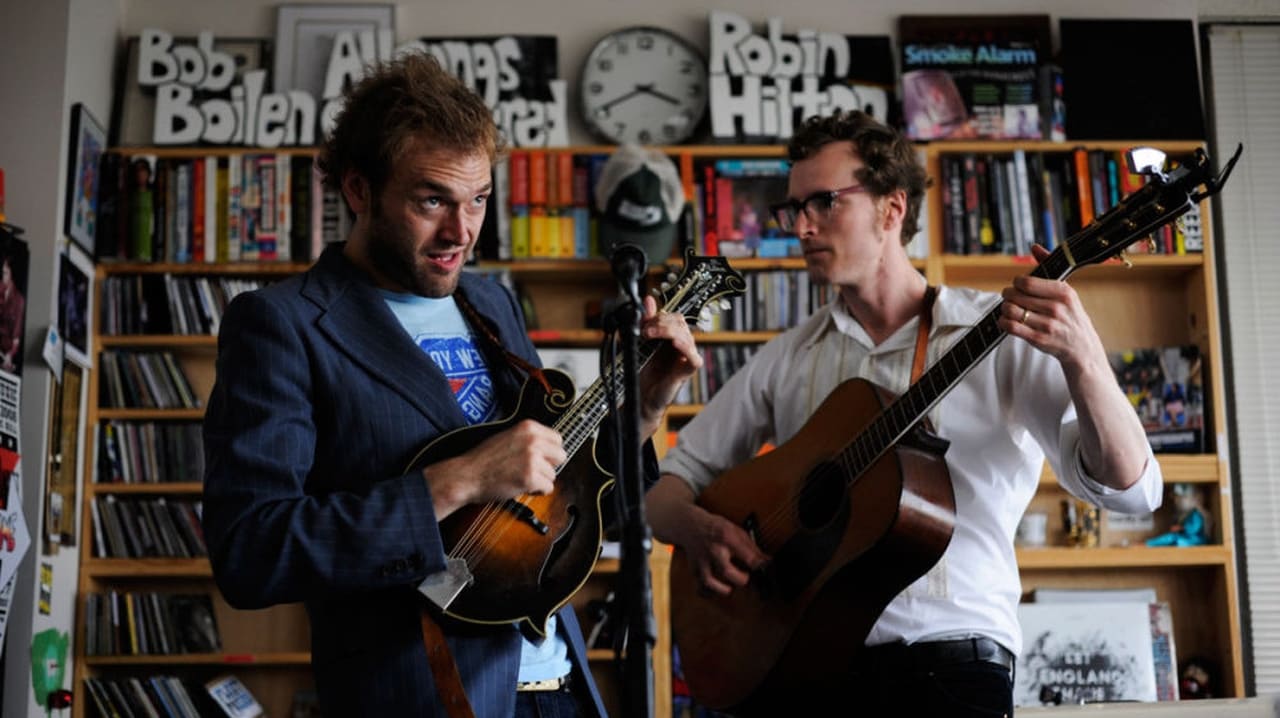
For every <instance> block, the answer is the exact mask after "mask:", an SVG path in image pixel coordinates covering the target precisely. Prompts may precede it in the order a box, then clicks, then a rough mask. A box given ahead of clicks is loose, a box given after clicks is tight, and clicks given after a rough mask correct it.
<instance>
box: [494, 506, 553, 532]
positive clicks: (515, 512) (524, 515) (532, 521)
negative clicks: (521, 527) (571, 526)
mask: <svg viewBox="0 0 1280 718" xmlns="http://www.w3.org/2000/svg"><path fill="white" fill-rule="evenodd" d="M502 508H503V509H505V510H506V511H508V512H510V513H511V515H512V516H515V518H516V520H517V521H523V522H524V523H526V524H529V525H530V526H532V527H533V530H534V531H537V532H538V533H540V534H543V535H546V533H547V532H548V531H550V530H551V527H550V526H547V525H546V524H545V523H543V522H542V519H539V518H538V515H537V514H535V513H533V509H531V508H529V507H528V506H526V505H524V504H522V503H520V502H519V501H516V500H515V499H507V500H506V501H504V502H502Z"/></svg>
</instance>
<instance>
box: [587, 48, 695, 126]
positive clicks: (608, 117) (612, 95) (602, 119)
mask: <svg viewBox="0 0 1280 718" xmlns="http://www.w3.org/2000/svg"><path fill="white" fill-rule="evenodd" d="M579 90H580V92H581V93H582V113H583V119H584V120H585V121H586V124H587V127H588V128H590V129H591V131H592V132H594V133H595V134H597V135H599V136H600V137H602V138H604V139H607V140H609V141H610V142H615V143H618V144H622V143H626V142H633V143H636V144H641V145H651V144H659V145H660V144H675V143H678V142H683V141H684V140H686V139H688V138H689V137H691V136H692V135H693V132H694V130H695V129H696V128H697V126H698V122H699V121H700V120H701V119H702V115H703V114H704V113H705V112H706V110H707V64H706V62H705V61H704V60H703V59H702V54H701V53H699V52H698V50H697V49H696V48H694V47H693V46H692V45H690V44H689V43H687V42H685V41H684V40H683V39H681V38H679V37H677V36H676V35H673V34H671V33H670V32H667V31H666V30H661V29H658V28H652V27H636V28H627V29H625V30H619V31H618V32H615V33H611V34H609V35H607V36H606V37H605V38H604V39H602V40H601V41H600V42H598V43H596V46H595V48H594V49H592V51H591V54H590V55H589V56H588V57H587V63H586V65H585V66H584V67H583V68H582V79H581V84H580V87H579Z"/></svg>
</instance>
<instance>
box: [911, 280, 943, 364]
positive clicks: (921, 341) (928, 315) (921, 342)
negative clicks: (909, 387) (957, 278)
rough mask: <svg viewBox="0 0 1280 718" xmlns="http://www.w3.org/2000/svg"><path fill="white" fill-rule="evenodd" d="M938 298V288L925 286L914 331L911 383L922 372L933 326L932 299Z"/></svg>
mask: <svg viewBox="0 0 1280 718" xmlns="http://www.w3.org/2000/svg"><path fill="white" fill-rule="evenodd" d="M937 298H938V288H937V287H935V286H933V285H932V284H931V285H929V286H928V287H925V290H924V307H922V308H921V309H920V329H919V330H918V331H917V332H916V356H915V360H914V361H913V362H912V364H911V383H912V384H914V383H916V381H917V380H919V379H920V375H921V374H923V373H924V360H925V355H926V354H928V353H929V352H928V348H929V329H931V328H932V327H933V300H934V299H937Z"/></svg>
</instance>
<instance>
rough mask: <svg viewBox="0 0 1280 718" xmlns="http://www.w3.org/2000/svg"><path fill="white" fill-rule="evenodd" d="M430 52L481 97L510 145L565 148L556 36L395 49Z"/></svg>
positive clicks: (434, 42)
mask: <svg viewBox="0 0 1280 718" xmlns="http://www.w3.org/2000/svg"><path fill="white" fill-rule="evenodd" d="M412 50H419V51H423V52H427V53H429V54H431V55H432V56H433V57H435V58H436V60H438V61H439V62H440V65H441V66H442V67H444V68H445V69H447V70H449V71H450V72H452V73H453V74H454V75H455V76H456V77H458V78H459V79H461V80H462V81H463V82H464V83H465V84H466V85H467V86H468V87H470V88H471V89H472V90H475V91H476V93H477V94H479V95H480V96H481V97H483V98H484V102H485V105H487V106H488V107H489V109H490V110H493V120H494V123H495V124H497V125H498V129H499V130H500V131H501V132H502V134H503V136H504V137H505V138H506V139H507V141H508V142H509V143H510V144H511V145H512V146H514V147H563V146H565V145H568V144H569V131H568V108H567V106H566V104H565V100H566V90H565V81H564V80H561V79H559V78H558V77H557V68H558V67H559V60H558V59H557V58H558V49H557V40H556V38H555V36H554V35H500V36H499V35H489V36H468V37H423V38H419V39H418V40H417V41H414V42H408V43H405V44H404V45H401V46H400V47H399V48H397V50H396V52H397V53H399V52H406V51H412Z"/></svg>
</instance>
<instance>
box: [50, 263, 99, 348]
mask: <svg viewBox="0 0 1280 718" xmlns="http://www.w3.org/2000/svg"><path fill="white" fill-rule="evenodd" d="M61 262H62V265H61V267H60V269H59V273H58V330H59V331H60V332H62V339H63V342H64V344H63V347H64V351H65V353H66V357H67V358H68V359H70V360H71V361H73V362H75V363H76V364H79V365H80V366H82V367H84V368H86V369H89V368H92V359H91V354H90V352H89V312H90V311H91V310H90V307H89V295H90V292H89V283H90V279H89V278H90V276H91V275H92V274H93V271H92V268H91V266H90V265H89V262H88V260H86V259H84V258H83V257H81V256H79V255H78V253H76V252H74V251H71V250H68V251H67V253H66V254H64V255H62V260H61Z"/></svg>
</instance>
